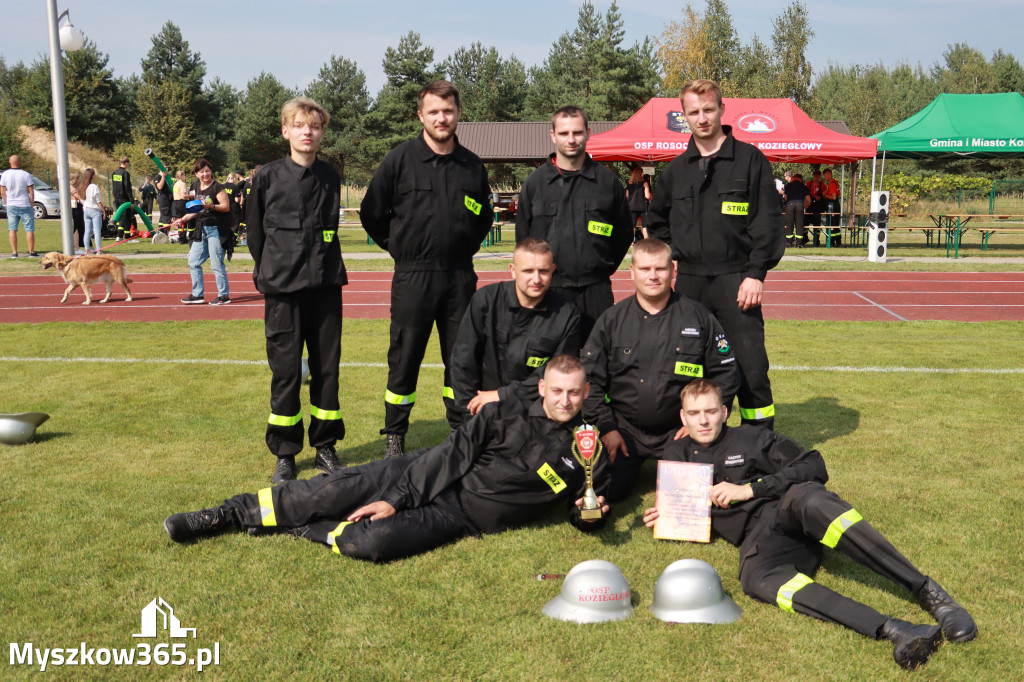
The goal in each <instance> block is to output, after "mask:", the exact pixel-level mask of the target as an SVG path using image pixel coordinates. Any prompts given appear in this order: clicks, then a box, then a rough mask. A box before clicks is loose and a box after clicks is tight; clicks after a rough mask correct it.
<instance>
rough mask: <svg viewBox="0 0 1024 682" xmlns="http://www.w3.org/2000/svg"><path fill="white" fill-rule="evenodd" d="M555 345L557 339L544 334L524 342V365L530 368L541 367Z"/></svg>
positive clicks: (556, 344)
mask: <svg viewBox="0 0 1024 682" xmlns="http://www.w3.org/2000/svg"><path fill="white" fill-rule="evenodd" d="M557 347H558V341H557V339H552V338H550V337H546V336H541V337H537V338H533V339H530V341H529V342H528V343H527V344H526V361H525V362H526V366H527V367H529V368H531V369H536V368H538V367H543V366H544V365H546V364H547V362H548V360H550V359H551V354H552V353H553V352H554V351H555V348H557Z"/></svg>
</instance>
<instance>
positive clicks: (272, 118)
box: [235, 72, 295, 166]
mask: <svg viewBox="0 0 1024 682" xmlns="http://www.w3.org/2000/svg"><path fill="white" fill-rule="evenodd" d="M294 96H295V93H293V92H292V91H291V90H289V89H288V88H286V87H285V86H284V85H282V84H281V82H280V81H279V80H277V78H275V77H274V76H273V75H271V74H269V73H266V72H263V73H260V75H259V76H257V77H256V78H254V79H252V80H251V81H249V83H248V84H247V86H246V89H245V94H244V95H243V96H242V102H241V104H240V105H239V108H238V124H237V126H236V128H235V141H236V142H237V143H238V157H239V160H240V161H241V162H242V163H244V164H246V165H247V166H252V165H255V164H263V163H267V162H268V161H273V160H274V159H279V158H281V157H283V156H285V155H286V154H287V153H288V141H287V140H285V139H284V138H283V137H282V136H281V107H283V106H284V103H285V102H287V101H288V100H290V99H291V98H292V97H294Z"/></svg>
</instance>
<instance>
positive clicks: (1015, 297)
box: [0, 264, 1024, 322]
mask: <svg viewBox="0 0 1024 682" xmlns="http://www.w3.org/2000/svg"><path fill="white" fill-rule="evenodd" d="M129 267H130V264H129ZM130 276H131V278H132V279H133V280H134V282H133V284H132V292H133V293H134V295H135V300H134V301H132V302H131V303H127V302H125V300H124V293H123V292H122V291H121V289H120V288H119V287H118V286H117V285H116V284H115V285H114V293H113V294H112V296H111V300H110V302H109V303H105V304H103V305H100V304H98V303H97V301H98V300H99V299H101V298H102V297H103V287H102V285H100V286H98V287H95V288H94V291H95V292H96V294H97V295H95V296H94V298H93V304H92V305H90V306H88V307H87V306H84V305H81V303H82V301H83V300H85V299H84V297H83V295H82V293H81V291H80V290H78V289H76V290H75V291H74V292H73V293H72V294H71V296H70V297H69V298H68V302H67V303H64V304H61V303H60V298H61V296H62V295H63V293H64V289H65V288H66V286H67V285H66V284H64V282H63V281H62V280H61V279H60V278H59V277H58V276H53V275H49V274H47V275H26V276H18V277H0V322H53V321H77V322H90V321H95V320H118V321H147V322H149V321H158V320H205V319H210V320H243V319H244V320H248V319H261V318H262V316H263V300H262V297H261V296H260V294H259V293H258V292H257V291H256V289H255V287H254V286H253V283H252V277H251V276H250V275H247V274H242V273H237V274H232V275H230V276H229V279H230V283H231V300H232V303H231V305H227V306H210V305H184V304H182V303H180V301H179V299H180V298H181V297H182V296H185V295H187V294H188V293H189V278H188V275H187V274H184V273H183V274H162V275H160V274H140V273H134V274H131V275H130ZM479 276H480V283H481V285H483V284H488V283H490V282H495V281H499V280H504V279H507V278H508V277H509V274H508V272H507V271H500V272H493V271H491V272H481V273H479ZM390 282H391V273H390V272H350V273H349V285H348V286H346V287H345V289H344V310H345V317H347V318H386V317H387V316H388V300H389V289H390ZM613 286H614V291H615V298H616V300H619V299H622V298H624V297H625V296H628V295H629V294H630V293H632V285H631V283H630V281H629V275H628V273H627V272H624V271H622V272H619V273H617V274H616V276H615V278H614V279H613ZM215 294H216V286H215V285H214V281H213V276H212V275H210V274H207V276H206V297H207V300H210V299H212V298H213V296H214V295H215ZM764 312H765V317H767V318H770V319H780V320H958V321H970V322H982V321H988V320H1024V273H1002V272H986V273H971V272H956V273H942V272H773V273H770V274H769V275H768V280H767V282H765V294H764Z"/></svg>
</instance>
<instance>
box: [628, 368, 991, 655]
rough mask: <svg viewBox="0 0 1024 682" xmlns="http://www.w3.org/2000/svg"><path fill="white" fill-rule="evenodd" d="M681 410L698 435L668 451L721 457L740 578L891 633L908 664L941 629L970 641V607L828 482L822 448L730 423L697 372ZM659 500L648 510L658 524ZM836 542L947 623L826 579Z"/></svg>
mask: <svg viewBox="0 0 1024 682" xmlns="http://www.w3.org/2000/svg"><path fill="white" fill-rule="evenodd" d="M682 406H683V409H682V411H681V413H680V416H681V417H682V420H683V425H684V426H686V428H687V429H688V430H689V435H688V436H686V437H684V438H683V439H682V440H677V441H671V442H670V443H669V445H667V446H666V448H665V450H664V451H663V452H662V455H661V458H662V459H664V460H668V461H677V462H678V461H681V462H697V463H700V464H712V465H713V466H714V479H713V483H714V485H713V486H712V487H711V503H712V508H711V528H712V529H713V530H714V531H715V533H717V534H718V535H721V536H722V537H723V538H725V539H726V540H727V541H728V542H730V543H732V544H734V545H736V546H738V547H739V548H740V582H741V584H742V585H743V591H744V592H745V593H747V594H748V595H750V596H751V597H753V598H755V599H759V600H761V601H765V602H768V603H773V602H774V603H776V604H778V605H779V608H781V609H783V610H785V611H790V612H800V613H803V614H806V615H808V616H812V617H814V618H818V619H821V620H824V621H828V622H831V623H838V624H839V625H844V626H846V627H848V628H851V629H853V630H856V631H857V632H859V633H861V634H863V635H867V636H868V637H873V638H875V639H887V640H889V641H890V642H892V643H893V645H894V647H895V649H894V651H893V657H894V658H895V660H896V662H897V663H898V664H899V665H900V666H902V667H904V668H916V667H917V666H919V665H923V664H924V663H925V662H927V660H928V657H929V656H930V655H931V654H932V652H933V651H935V649H936V648H938V646H939V643H940V642H941V641H942V635H943V634H945V636H946V639H948V640H949V641H951V642H966V641H967V640H970V639H973V638H974V637H975V635H977V634H978V628H977V626H976V625H975V624H974V620H973V619H972V618H971V616H970V614H968V613H967V611H966V610H964V609H963V607H961V606H960V605H959V604H957V603H956V602H955V601H953V599H952V598H951V597H950V596H949V595H948V594H947V593H946V591H945V590H943V589H942V588H941V587H940V586H939V585H938V583H936V582H935V581H934V580H932V579H931V578H929V577H928V576H925V575H923V574H922V573H921V572H920V571H918V570H917V568H915V567H914V565H913V564H912V563H910V561H909V560H908V559H907V558H906V557H904V556H903V555H902V554H900V553H899V552H898V551H897V550H896V548H895V547H893V546H892V545H891V544H890V543H889V541H888V540H886V539H885V538H884V537H882V534H881V533H879V532H878V531H877V530H875V528H874V527H873V526H871V525H870V524H869V523H868V522H867V521H865V520H863V518H862V517H861V515H860V514H859V513H857V510H855V509H854V508H853V507H851V506H850V504H849V503H848V502H846V501H845V500H843V499H842V498H840V497H839V496H838V495H836V494H835V493H832V492H829V491H828V490H826V489H825V485H824V484H825V482H826V481H828V472H827V471H826V470H825V461H824V459H822V457H821V454H820V453H819V452H818V451H817V450H810V451H808V450H804V449H803V448H801V447H800V446H798V445H797V444H796V443H794V442H793V441H791V440H789V439H788V438H786V437H785V436H780V435H779V434H777V433H774V432H772V431H769V430H767V429H758V428H755V427H752V426H747V425H741V426H737V427H732V428H730V427H728V426H726V425H725V420H726V418H727V417H728V416H729V410H728V408H727V407H725V406H724V405H722V393H721V391H720V390H719V389H718V387H717V386H715V384H714V383H712V382H710V381H708V380H706V379H697V380H695V381H693V382H692V383H690V384H688V385H687V386H686V387H685V388H684V389H683V391H682ZM657 518H658V511H657V510H656V509H654V508H651V509H648V510H647V511H645V512H644V523H645V524H646V525H647V526H648V527H653V526H654V522H655V520H656V519H657ZM822 545H825V546H827V547H832V548H833V549H837V550H839V551H840V552H842V553H843V554H845V555H847V556H848V557H850V558H851V559H853V560H855V561H857V562H858V563H861V564H863V565H864V566H867V567H868V568H870V569H871V570H873V571H874V572H875V573H878V574H879V575H881V576H884V577H886V578H888V579H889V580H892V581H893V582H895V583H896V584H897V585H900V586H902V587H904V588H906V589H907V590H909V591H910V592H911V594H913V595H914V597H915V598H916V599H917V601H918V603H920V604H921V606H923V607H924V608H925V610H927V611H928V612H929V613H930V614H931V615H932V616H933V617H934V618H935V620H937V621H938V623H939V626H941V629H940V627H936V626H934V625H914V624H913V623H908V622H906V621H903V620H898V619H896V618H892V617H889V616H886V615H883V614H881V613H879V612H878V611H876V610H874V609H873V608H871V607H870V606H866V605H864V604H861V603H859V602H856V601H854V600H852V599H849V598H847V597H844V596H842V595H841V594H837V593H836V592H833V591H832V590H830V589H828V588H827V587H825V586H823V585H819V584H818V583H816V582H815V581H814V580H812V579H811V578H810V576H813V575H814V572H815V571H816V570H817V568H818V566H819V565H820V564H821V555H822V549H821V546H822Z"/></svg>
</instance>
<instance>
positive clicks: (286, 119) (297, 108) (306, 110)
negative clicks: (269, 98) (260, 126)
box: [281, 97, 331, 128]
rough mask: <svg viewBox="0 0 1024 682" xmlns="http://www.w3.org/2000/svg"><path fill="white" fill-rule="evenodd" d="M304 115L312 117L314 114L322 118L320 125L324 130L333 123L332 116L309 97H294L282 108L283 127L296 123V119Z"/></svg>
mask: <svg viewBox="0 0 1024 682" xmlns="http://www.w3.org/2000/svg"><path fill="white" fill-rule="evenodd" d="M299 113H303V114H305V115H306V116H309V117H312V116H313V114H318V115H319V116H320V125H321V126H323V127H324V128H326V127H327V124H328V123H330V122H331V115H330V114H328V113H327V110H326V109H324V108H323V107H322V106H320V105H319V104H317V103H316V102H314V101H313V100H311V99H310V98H308V97H294V98H292V99H290V100H288V101H287V102H285V103H284V106H283V107H281V125H283V126H286V125H288V124H289V123H292V122H294V121H295V117H296V116H298V115H299Z"/></svg>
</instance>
